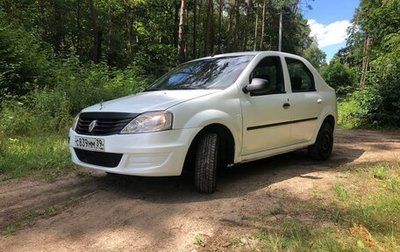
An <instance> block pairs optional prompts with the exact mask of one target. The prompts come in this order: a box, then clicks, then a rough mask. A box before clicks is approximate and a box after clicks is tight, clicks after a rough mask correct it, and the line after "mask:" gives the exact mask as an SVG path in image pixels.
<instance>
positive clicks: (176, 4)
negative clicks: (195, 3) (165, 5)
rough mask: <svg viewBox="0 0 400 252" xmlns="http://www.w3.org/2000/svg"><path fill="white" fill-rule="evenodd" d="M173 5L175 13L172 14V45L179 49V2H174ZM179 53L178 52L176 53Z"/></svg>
mask: <svg viewBox="0 0 400 252" xmlns="http://www.w3.org/2000/svg"><path fill="white" fill-rule="evenodd" d="M174 4H175V13H174V16H175V17H174V19H175V21H174V24H175V25H174V27H175V28H174V43H175V48H179V7H180V5H179V2H178V0H175V1H174ZM178 52H179V51H178Z"/></svg>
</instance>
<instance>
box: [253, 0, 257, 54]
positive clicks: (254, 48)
mask: <svg viewBox="0 0 400 252" xmlns="http://www.w3.org/2000/svg"><path fill="white" fill-rule="evenodd" d="M257 41H258V4H257V7H256V24H255V27H254V46H253V51H257Z"/></svg>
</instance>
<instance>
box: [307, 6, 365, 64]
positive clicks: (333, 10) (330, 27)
mask: <svg viewBox="0 0 400 252" xmlns="http://www.w3.org/2000/svg"><path fill="white" fill-rule="evenodd" d="M359 2H360V0H314V1H312V0H308V3H309V4H310V5H311V6H312V10H308V9H305V10H303V15H304V17H305V18H306V19H308V24H309V25H310V28H311V34H310V35H311V36H316V37H317V41H318V46H319V48H320V49H321V50H322V51H324V52H325V53H326V61H327V62H329V61H330V60H331V59H332V57H333V55H334V54H335V53H336V52H337V51H338V50H339V49H340V48H343V47H344V46H345V45H346V38H347V32H346V29H347V28H348V27H349V25H350V21H351V19H352V18H353V15H354V12H355V9H356V8H357V7H358V5H359Z"/></svg>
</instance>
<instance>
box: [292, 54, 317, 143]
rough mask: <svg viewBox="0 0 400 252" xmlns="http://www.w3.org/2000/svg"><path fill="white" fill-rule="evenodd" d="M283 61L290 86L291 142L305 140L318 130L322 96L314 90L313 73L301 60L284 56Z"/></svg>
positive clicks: (308, 139)
mask: <svg viewBox="0 0 400 252" xmlns="http://www.w3.org/2000/svg"><path fill="white" fill-rule="evenodd" d="M285 61H286V64H287V70H288V73H289V77H290V86H291V93H290V95H289V96H290V97H289V98H290V101H291V112H292V117H291V121H292V124H291V130H290V135H291V143H293V144H296V143H301V142H307V141H310V140H311V138H312V136H313V134H314V132H315V131H316V130H318V129H316V127H317V126H318V125H317V123H318V116H320V114H321V110H322V103H323V101H322V96H321V95H320V94H319V93H318V91H317V90H316V85H315V78H314V75H313V74H312V72H311V71H310V69H309V68H308V67H307V66H306V65H305V64H304V62H303V61H301V60H299V59H294V58H290V57H285Z"/></svg>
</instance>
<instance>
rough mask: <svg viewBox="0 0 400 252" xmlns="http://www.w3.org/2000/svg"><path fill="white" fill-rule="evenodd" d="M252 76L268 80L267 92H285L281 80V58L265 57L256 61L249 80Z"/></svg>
mask: <svg viewBox="0 0 400 252" xmlns="http://www.w3.org/2000/svg"><path fill="white" fill-rule="evenodd" d="M253 78H261V79H266V80H268V83H269V92H268V94H277V93H283V92H285V86H284V82H283V72H282V65H281V59H280V58H279V57H274V56H271V57H266V58H264V59H262V60H261V61H260V63H258V65H257V66H256V67H255V68H254V70H253V72H252V73H251V75H250V81H251V80H252V79H253Z"/></svg>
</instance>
